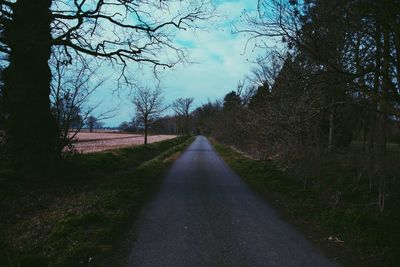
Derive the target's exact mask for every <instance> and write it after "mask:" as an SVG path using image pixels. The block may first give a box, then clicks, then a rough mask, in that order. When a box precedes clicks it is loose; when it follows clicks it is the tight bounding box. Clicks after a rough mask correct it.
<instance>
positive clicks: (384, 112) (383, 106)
mask: <svg viewBox="0 0 400 267" xmlns="http://www.w3.org/2000/svg"><path fill="white" fill-rule="evenodd" d="M390 60H391V59H390V35H389V26H388V25H387V24H384V26H383V64H382V73H383V75H384V76H383V83H382V99H381V101H380V116H379V132H378V136H377V137H378V140H377V141H378V142H377V145H378V146H377V150H378V151H377V152H378V154H377V163H378V164H377V168H378V175H379V197H378V200H379V209H380V211H383V210H384V207H385V184H386V181H385V178H386V175H385V170H386V166H385V165H386V134H387V118H388V105H389V104H388V94H389V87H390Z"/></svg>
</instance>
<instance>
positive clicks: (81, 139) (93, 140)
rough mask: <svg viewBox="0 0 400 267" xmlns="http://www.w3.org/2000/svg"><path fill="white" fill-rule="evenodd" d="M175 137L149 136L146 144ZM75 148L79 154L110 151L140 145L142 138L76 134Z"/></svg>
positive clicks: (126, 135)
mask: <svg viewBox="0 0 400 267" xmlns="http://www.w3.org/2000/svg"><path fill="white" fill-rule="evenodd" d="M175 137H176V136H175V135H151V136H148V143H154V142H159V141H163V140H168V139H172V138H175ZM76 140H77V143H76V144H75V148H76V149H77V150H78V152H81V153H92V152H99V151H105V150H110V149H116V148H122V147H129V146H135V145H142V144H143V143H144V136H143V135H140V134H125V133H104V132H102V133H88V132H82V133H78V134H77V136H76Z"/></svg>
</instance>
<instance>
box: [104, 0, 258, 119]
mask: <svg viewBox="0 0 400 267" xmlns="http://www.w3.org/2000/svg"><path fill="white" fill-rule="evenodd" d="M248 2H249V1H246V0H238V1H225V2H223V3H220V4H219V5H218V6H217V12H218V14H219V15H220V16H219V17H218V19H217V20H214V21H213V23H212V25H206V26H207V28H208V30H207V31H201V30H197V31H191V30H187V31H180V32H178V34H177V38H176V40H177V43H178V44H180V45H183V46H185V47H187V48H188V50H189V52H190V61H192V62H195V63H193V64H184V65H179V66H176V67H175V68H174V69H173V70H166V71H162V73H161V78H162V83H163V85H164V95H165V101H166V102H172V101H173V100H174V99H176V98H178V97H194V98H195V104H196V105H200V104H202V103H204V102H206V101H207V100H208V99H210V100H212V101H213V100H215V99H218V98H221V97H223V96H224V95H225V94H227V93H228V92H230V91H232V90H235V89H236V86H237V83H238V81H239V80H242V79H243V78H244V77H245V75H247V74H248V73H249V71H250V69H251V68H252V63H251V61H253V60H254V59H255V58H256V57H257V55H258V54H259V53H257V52H253V51H252V50H251V49H246V51H245V45H246V42H247V37H246V36H243V35H234V34H232V33H231V28H230V24H229V22H230V21H231V20H235V19H237V18H238V17H239V16H240V14H241V13H242V11H243V9H245V8H246V9H247V10H249V9H251V6H249V3H248ZM255 4H256V3H254V4H253V5H255ZM142 76H143V82H144V83H147V82H148V83H150V84H152V83H154V79H152V78H151V75H150V74H149V73H148V72H147V71H144V74H143V75H142ZM106 94H107V93H104V91H103V92H102V93H99V94H98V95H102V96H103V97H105V96H106ZM99 98H100V97H99ZM124 98H125V100H122V101H121V99H120V98H118V97H116V96H114V97H111V96H110V94H108V99H109V100H108V101H107V104H108V105H116V106H119V107H120V108H119V114H118V116H116V117H115V118H113V119H110V120H108V121H107V124H108V125H110V126H116V125H118V124H119V123H120V122H122V121H123V120H128V119H129V118H130V116H132V114H133V107H132V105H130V103H129V101H127V100H126V97H125V96H123V97H122V99H124Z"/></svg>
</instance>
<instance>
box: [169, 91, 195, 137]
mask: <svg viewBox="0 0 400 267" xmlns="http://www.w3.org/2000/svg"><path fill="white" fill-rule="evenodd" d="M193 101H194V98H193V97H188V98H178V99H176V100H175V101H174V102H173V103H172V108H173V109H174V111H175V113H176V114H177V115H178V118H182V119H183V128H184V133H185V134H187V135H189V134H190V122H191V115H190V108H191V106H192V104H193Z"/></svg>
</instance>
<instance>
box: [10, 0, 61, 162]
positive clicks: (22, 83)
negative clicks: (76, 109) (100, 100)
mask: <svg viewBox="0 0 400 267" xmlns="http://www.w3.org/2000/svg"><path fill="white" fill-rule="evenodd" d="M51 2H52V0H38V1H32V0H18V1H16V3H15V4H14V10H13V17H12V22H10V23H9V24H8V25H7V26H6V29H5V42H6V44H7V45H8V46H9V48H10V51H11V52H10V55H9V61H10V65H9V66H8V67H7V68H6V70H5V73H4V102H5V111H6V114H7V119H6V130H7V132H6V133H7V137H6V142H7V144H8V145H9V146H8V147H9V151H10V153H11V155H12V156H15V158H16V159H17V160H18V161H20V162H22V163H25V164H28V165H30V164H40V165H42V164H47V165H49V166H50V164H51V162H52V161H54V160H55V159H56V155H57V153H56V151H57V149H56V141H57V124H56V120H55V119H54V117H53V116H52V113H51V110H50V99H49V95H50V81H51V71H50V68H49V64H48V60H49V58H50V54H51V34H50V23H51V12H50V6H51Z"/></svg>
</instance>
